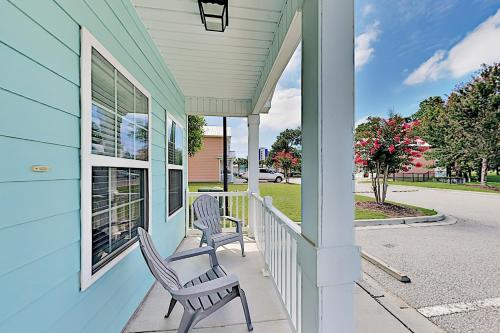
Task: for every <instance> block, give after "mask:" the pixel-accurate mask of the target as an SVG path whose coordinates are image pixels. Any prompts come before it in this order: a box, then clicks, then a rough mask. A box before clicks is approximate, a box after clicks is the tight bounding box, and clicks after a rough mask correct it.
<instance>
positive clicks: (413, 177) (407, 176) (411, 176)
mask: <svg viewBox="0 0 500 333" xmlns="http://www.w3.org/2000/svg"><path fill="white" fill-rule="evenodd" d="M390 178H392V180H394V181H396V180H400V181H404V182H428V181H430V180H431V179H433V178H434V172H431V171H427V172H425V173H417V172H405V173H393V174H392V176H390Z"/></svg>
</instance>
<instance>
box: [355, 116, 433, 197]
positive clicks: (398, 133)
mask: <svg viewBox="0 0 500 333" xmlns="http://www.w3.org/2000/svg"><path fill="white" fill-rule="evenodd" d="M366 124H367V125H366V126H363V127H361V128H359V127H358V128H357V129H356V134H355V137H357V138H360V139H359V140H358V141H357V142H356V145H355V163H356V164H357V165H359V166H361V167H362V168H363V169H365V171H367V172H369V173H370V175H371V181H372V189H373V192H374V194H375V199H376V201H377V203H379V204H384V203H385V198H386V195H387V187H388V184H387V181H388V176H389V172H398V171H400V170H403V171H408V170H409V169H410V168H411V167H412V166H413V165H415V166H417V167H420V166H422V165H421V163H420V162H415V161H414V160H415V158H418V157H421V156H422V153H423V152H425V151H426V150H427V149H428V146H427V145H426V143H425V142H424V141H423V140H422V139H420V138H419V137H417V136H416V135H415V134H414V131H415V130H416V128H418V126H419V121H418V120H414V121H411V122H407V121H406V120H405V119H404V118H402V117H401V116H398V115H395V116H393V117H392V118H390V119H387V120H385V119H382V118H379V117H373V118H368V122H367V123H366ZM413 163H415V164H413Z"/></svg>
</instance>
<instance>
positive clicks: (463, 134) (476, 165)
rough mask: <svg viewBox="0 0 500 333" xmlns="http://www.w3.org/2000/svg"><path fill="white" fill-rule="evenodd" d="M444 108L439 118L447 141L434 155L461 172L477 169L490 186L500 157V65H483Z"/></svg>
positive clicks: (437, 119) (443, 137)
mask: <svg viewBox="0 0 500 333" xmlns="http://www.w3.org/2000/svg"><path fill="white" fill-rule="evenodd" d="M444 109H445V110H444V112H442V114H441V115H440V116H439V117H437V118H436V121H435V122H436V123H437V124H439V125H438V127H437V128H436V129H435V132H439V136H440V137H442V139H443V140H442V142H439V143H438V145H439V146H440V147H439V149H437V150H436V151H434V150H433V152H432V153H431V154H432V155H433V157H435V158H436V159H438V163H439V164H441V165H448V166H452V167H453V169H454V170H455V172H456V173H457V175H463V174H466V175H467V174H468V175H469V178H470V175H471V173H472V170H476V171H477V173H478V175H479V178H480V181H481V184H482V185H486V184H487V178H486V176H487V172H488V170H489V168H490V165H495V164H497V163H498V161H499V159H500V64H494V65H491V66H485V65H483V66H482V68H481V70H480V72H479V73H478V74H477V75H476V76H475V77H473V78H472V80H471V81H469V82H467V83H465V84H461V85H459V86H457V87H456V88H455V89H454V91H453V92H452V93H451V94H450V96H449V97H448V100H447V101H446V103H445V107H444Z"/></svg>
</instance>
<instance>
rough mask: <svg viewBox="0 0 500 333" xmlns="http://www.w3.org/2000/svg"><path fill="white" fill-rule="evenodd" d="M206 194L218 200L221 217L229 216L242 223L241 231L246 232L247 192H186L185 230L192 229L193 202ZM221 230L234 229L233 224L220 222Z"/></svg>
mask: <svg viewBox="0 0 500 333" xmlns="http://www.w3.org/2000/svg"><path fill="white" fill-rule="evenodd" d="M203 194H208V195H211V196H212V197H214V198H216V199H217V200H219V207H220V213H221V215H230V216H232V217H235V218H237V219H240V220H241V221H242V226H243V231H248V192H247V191H244V192H241V191H240V192H188V194H187V202H188V212H187V215H186V219H187V223H186V226H187V229H188V231H189V230H192V229H194V226H193V222H194V220H195V214H194V211H193V201H194V200H195V199H196V198H198V197H199V196H200V195H203ZM222 228H223V229H224V228H234V224H233V223H232V222H231V221H229V220H223V221H222Z"/></svg>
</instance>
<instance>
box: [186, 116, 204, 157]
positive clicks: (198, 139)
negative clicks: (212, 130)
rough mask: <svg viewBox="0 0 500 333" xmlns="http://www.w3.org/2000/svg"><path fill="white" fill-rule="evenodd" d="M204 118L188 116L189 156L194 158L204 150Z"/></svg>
mask: <svg viewBox="0 0 500 333" xmlns="http://www.w3.org/2000/svg"><path fill="white" fill-rule="evenodd" d="M205 124H206V123H205V118H204V117H203V116H188V154H189V156H193V155H194V154H196V153H197V152H198V151H200V150H201V148H203V135H204V132H203V126H205Z"/></svg>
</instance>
